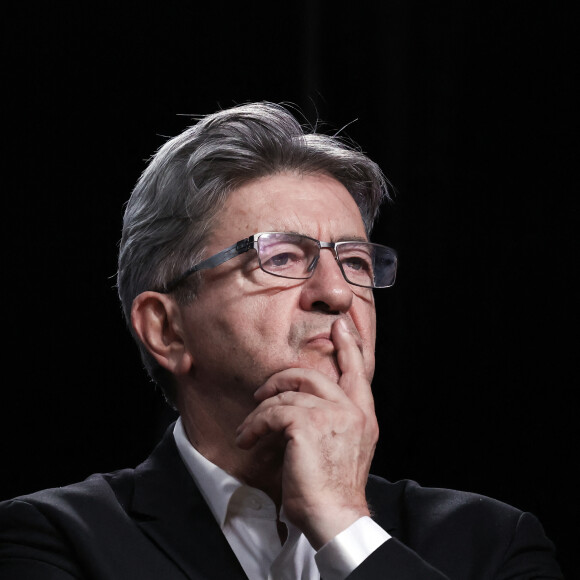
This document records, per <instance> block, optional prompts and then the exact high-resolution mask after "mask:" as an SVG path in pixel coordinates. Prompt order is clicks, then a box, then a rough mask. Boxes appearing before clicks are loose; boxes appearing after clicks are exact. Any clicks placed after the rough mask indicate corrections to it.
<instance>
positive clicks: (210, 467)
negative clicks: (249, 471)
mask: <svg viewBox="0 0 580 580" xmlns="http://www.w3.org/2000/svg"><path fill="white" fill-rule="evenodd" d="M173 436H174V438H175V443H176V445H177V450H178V451H179V455H181V459H182V460H183V462H184V463H185V467H186V468H187V470H188V471H189V473H190V475H191V477H193V480H194V481H195V483H196V485H197V487H198V488H199V490H200V492H201V494H202V495H203V497H204V499H205V501H206V502H207V504H208V505H209V508H210V510H211V512H212V513H213V516H214V517H215V519H216V521H217V522H218V523H219V525H220V527H222V528H223V526H224V523H225V521H226V517H227V513H228V505H229V503H230V500H231V498H232V496H233V495H234V493H235V492H236V491H237V490H238V489H240V488H242V487H245V486H244V485H243V484H242V482H241V481H239V480H238V479H236V478H235V477H233V476H231V475H230V474H229V473H227V472H225V471H224V470H223V469H221V468H220V467H218V466H217V465H215V464H213V463H212V462H211V461H209V459H206V458H205V457H204V456H203V455H202V454H201V453H200V452H199V451H197V449H195V448H194V447H193V445H192V444H191V443H190V442H189V439H188V438H187V435H186V433H185V429H184V427H183V423H182V421H181V417H180V418H179V419H177V422H176V423H175V428H174V429H173Z"/></svg>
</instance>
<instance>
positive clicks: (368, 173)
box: [0, 103, 561, 580]
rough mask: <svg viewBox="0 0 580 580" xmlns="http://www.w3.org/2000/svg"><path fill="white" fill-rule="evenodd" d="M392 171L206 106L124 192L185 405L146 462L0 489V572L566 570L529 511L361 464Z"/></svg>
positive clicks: (148, 315) (159, 356) (229, 574)
mask: <svg viewBox="0 0 580 580" xmlns="http://www.w3.org/2000/svg"><path fill="white" fill-rule="evenodd" d="M385 195H386V187H385V180H384V178H383V176H382V174H381V171H380V170H379V168H378V167H377V166H376V164H374V163H373V162H372V161H370V160H369V159H368V158H367V157H366V156H364V155H363V154H362V153H360V152H359V151H357V150H355V149H353V148H350V147H347V146H346V145H345V144H343V143H342V142H341V141H339V140H338V139H336V138H331V137H326V136H322V135H316V134H304V133H303V131H302V128H301V127H300V126H299V124H298V123H297V122H296V120H295V119H294V118H293V117H292V116H291V115H290V114H289V113H288V111H286V110H285V109H284V108H282V107H279V106H276V105H272V104H267V103H261V104H250V105H245V106H241V107H237V108H233V109H230V110H225V111H221V112H218V113H216V114H215V115H210V116H208V117H205V118H203V119H202V120H201V121H200V122H199V123H198V124H196V125H195V126H193V127H192V128H190V129H188V130H187V131H185V132H184V133H183V134H181V135H179V136H178V137H176V138H175V139H172V140H170V141H169V142H168V143H167V144H166V145H165V146H163V147H162V148H161V149H160V150H159V152H158V153H157V154H156V155H155V156H154V157H153V159H152V160H151V162H150V163H149V165H148V167H147V169H146V170H145V172H144V173H143V175H142V176H141V178H140V180H139V182H138V184H137V186H136V187H135V190H134V191H133V194H132V196H131V199H130V200H129V203H128V205H127V209H126V213H125V220H124V226H123V237H122V240H121V246H120V255H119V276H118V285H119V294H120V297H121V301H122V304H123V308H124V312H125V315H126V317H127V319H128V320H129V321H130V326H131V329H132V332H133V333H134V335H135V337H136V339H137V341H138V344H139V346H140V348H141V352H142V357H143V360H144V362H145V365H146V367H147V369H148V371H149V373H150V374H151V376H152V377H154V379H155V380H156V381H157V382H158V383H159V384H160V386H161V387H162V389H163V390H164V393H165V395H166V397H167V399H168V401H169V402H170V403H171V404H172V405H174V406H175V407H176V408H177V410H178V411H179V416H180V418H179V420H178V421H177V423H176V424H175V425H174V426H172V427H171V428H170V429H169V431H168V432H167V434H166V435H165V437H164V439H163V440H162V442H161V443H160V444H159V446H158V447H157V448H156V450H155V451H154V452H153V454H152V455H151V457H150V458H149V459H148V460H147V461H146V462H145V463H143V464H142V465H140V466H138V467H137V468H136V469H135V470H133V469H128V470H123V471H120V472H116V473H112V474H98V475H95V476H92V477H91V478H89V479H88V480H86V481H85V482H82V483H79V484H76V485H72V486H69V487H65V488H61V489H57V490H47V491H44V492H39V493H38V494H33V495H30V496H27V497H22V498H17V499H15V500H13V501H11V502H6V503H5V504H3V505H2V508H1V511H0V517H1V518H2V519H1V521H2V525H1V531H0V541H1V546H0V573H1V575H2V578H27V579H35V578H54V579H68V578H94V579H105V578H106V579H111V578H123V579H128V578H139V579H147V578H162V579H173V578H175V579H177V578H195V579H198V578H199V579H201V578H244V577H246V576H247V577H248V578H251V579H254V578H274V579H278V578H284V579H286V578H287V579H291V578H304V579H312V578H320V577H323V578H324V579H325V580H329V579H344V578H347V577H348V578H351V579H357V578H409V579H415V580H416V579H423V578H424V579H433V580H434V579H442V578H456V579H462V580H464V579H466V578H498V579H499V578H508V577H509V578H532V577H534V578H536V577H542V578H560V577H561V575H560V572H559V569H558V566H557V564H556V563H555V560H554V557H553V547H552V544H551V543H550V541H549V540H548V539H547V538H546V537H545V535H544V532H543V530H542V528H541V526H540V524H539V523H538V522H537V520H536V519H535V518H534V517H533V516H532V515H530V514H525V513H521V512H519V511H518V510H516V509H514V508H511V507H509V506H506V505H504V504H501V503H499V502H496V501H494V500H491V499H488V498H483V497H480V496H475V495H472V494H466V493H460V492H453V491H449V490H440V489H426V488H421V487H419V486H418V485H417V484H415V483H414V482H409V481H401V482H398V483H395V484H392V483H389V482H387V481H385V480H382V479H380V478H376V477H373V476H369V468H370V464H371V459H372V456H373V451H374V448H375V444H376V441H377V437H378V426H377V420H376V417H375V411H374V406H373V397H372V393H371V387H370V382H371V379H372V376H373V371H374V344H375V309H374V301H373V289H374V288H386V287H389V286H391V285H392V284H393V283H394V280H395V272H396V254H395V252H394V251H393V250H391V249H390V248H387V247H385V246H380V245H376V244H372V243H370V242H369V234H370V230H371V228H372V224H373V221H374V219H375V217H376V215H377V213H378V209H379V205H380V203H381V201H382V200H383V198H384V197H385Z"/></svg>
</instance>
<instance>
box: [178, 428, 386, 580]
mask: <svg viewBox="0 0 580 580" xmlns="http://www.w3.org/2000/svg"><path fill="white" fill-rule="evenodd" d="M173 435H174V437H175V443H176V444H177V449H178V450H179V454H180V455H181V458H182V459H183V462H184V463H185V466H186V467H187V470H188V471H189V473H190V474H191V476H192V477H193V480H194V481H195V483H196V485H197V487H198V488H199V490H200V491H201V494H202V495H203V497H204V499H205V501H206V502H207V504H208V505H209V508H210V510H211V512H212V513H213V515H214V517H215V519H216V521H217V523H218V524H219V526H220V528H221V530H222V532H223V533H224V535H225V537H226V539H227V541H228V542H229V544H230V546H231V548H232V550H233V552H234V554H235V555H236V557H237V558H238V560H239V562H240V564H241V565H242V568H243V569H244V571H245V573H246V575H247V576H248V578H250V579H251V580H298V579H300V580H317V579H319V578H320V576H321V575H322V576H323V577H324V580H344V578H346V577H347V576H348V575H349V574H350V573H351V572H352V571H353V570H354V569H355V568H356V567H357V566H358V565H359V564H360V563H362V561H363V560H365V559H366V558H367V557H368V556H369V555H370V554H371V553H372V552H374V551H375V550H376V549H377V548H378V547H379V546H380V545H382V544H383V543H384V542H386V541H387V540H388V539H389V538H390V537H391V536H390V535H389V534H388V533H387V532H386V531H385V530H383V529H382V528H381V527H380V526H379V525H378V524H376V523H375V522H374V521H373V520H372V519H371V518H369V517H362V518H360V519H359V520H357V521H356V522H354V523H353V524H352V525H351V526H350V527H348V528H347V529H346V530H344V531H342V532H341V533H340V534H338V535H337V536H336V537H335V538H333V539H332V540H331V541H330V542H328V543H327V544H325V545H324V546H323V547H322V548H321V549H320V550H318V552H316V551H315V550H314V548H313V547H312V546H311V545H310V543H309V542H308V540H307V539H306V537H305V536H304V534H303V533H302V532H301V531H300V530H299V529H298V528H296V527H295V526H293V525H292V524H291V523H290V522H289V521H287V520H286V519H285V517H284V513H283V510H281V512H280V520H281V521H282V522H284V523H285V524H286V526H287V528H288V538H287V539H286V542H284V545H281V542H280V538H279V536H278V529H277V525H276V521H277V514H276V506H275V504H274V502H273V501H272V500H271V499H270V498H269V497H268V495H266V494H265V493H264V492H263V491H261V490H259V489H256V488H254V487H250V486H248V485H244V484H243V483H242V482H240V481H239V480H237V479H236V478H235V477H232V476H231V475H229V474H228V473H226V472H225V471H224V470H223V469H221V468H220V467H218V466H217V465H215V464H213V463H212V462H211V461H209V460H208V459H206V458H205V457H204V456H203V455H201V453H199V452H198V451H197V450H196V449H195V448H194V447H193V446H192V445H191V443H190V442H189V440H188V438H187V435H186V434H185V430H184V428H183V424H182V422H181V419H178V420H177V423H176V424H175V429H174V430H173Z"/></svg>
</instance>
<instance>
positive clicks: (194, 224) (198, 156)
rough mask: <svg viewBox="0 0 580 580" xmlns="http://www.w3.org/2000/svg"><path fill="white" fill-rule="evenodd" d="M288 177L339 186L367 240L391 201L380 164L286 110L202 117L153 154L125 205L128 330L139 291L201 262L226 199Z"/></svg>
mask: <svg viewBox="0 0 580 580" xmlns="http://www.w3.org/2000/svg"><path fill="white" fill-rule="evenodd" d="M284 171H295V172H300V173H303V174H315V173H324V174H327V175H330V176H331V177H333V178H335V179H336V180H337V181H339V182H340V183H342V184H343V185H344V186H345V187H346V189H347V190H348V191H349V192H350V194H351V195H352V197H353V198H354V200H355V201H356V203H357V205H358V207H359V209H360V212H361V216H362V219H363V222H364V224H365V227H366V230H367V233H368V234H370V231H371V229H372V226H373V223H374V221H375V219H376V217H377V215H378V212H379V206H380V204H381V202H382V201H383V200H384V199H385V198H386V197H388V193H387V181H386V179H385V177H384V176H383V173H382V172H381V170H380V168H379V166H378V165H377V164H376V163H374V162H373V161H371V160H370V159H369V158H368V157H367V156H366V155H364V154H363V153H362V152H361V151H360V150H359V149H358V148H357V147H355V146H354V145H352V144H349V143H347V142H346V141H345V140H344V139H342V138H340V137H338V136H336V135H335V136H329V135H324V134H321V133H316V132H314V131H313V130H312V131H311V130H308V131H307V130H304V129H303V127H302V126H301V125H300V123H299V122H298V121H297V120H296V119H295V117H294V116H293V115H292V114H291V113H290V112H289V111H288V110H287V109H286V108H285V107H283V106H281V105H276V104H273V103H267V102H262V103H251V104H246V105H241V106H237V107H233V108H230V109H226V110H222V111H218V112H217V113H214V114H212V115H208V116H206V117H202V118H201V119H200V120H198V122H197V123H196V124H195V125H193V126H191V127H189V128H188V129H186V130H185V131H184V132H183V133H181V134H180V135H178V136H177V137H174V138H173V139H170V140H169V141H168V142H166V143H165V144H164V145H163V146H162V147H161V148H160V149H159V150H158V151H157V153H156V154H155V155H154V156H153V157H152V158H151V160H150V162H149V164H148V166H147V167H146V169H145V171H144V172H143V173H142V175H141V177H140V179H139V181H138V182H137V185H136V186H135V188H134V189H133V192H132V194H131V197H130V199H129V201H128V203H127V207H126V210H125V216H124V219H123V233H122V238H121V242H120V249H119V269H118V273H117V286H118V291H119V297H120V299H121V304H122V307H123V312H124V315H125V318H126V320H127V322H128V324H129V327H130V328H131V322H130V320H131V307H132V304H133V301H134V299H135V298H136V297H137V296H138V295H139V294H140V293H141V292H144V291H146V290H162V289H163V288H164V287H165V285H166V284H167V283H168V282H169V281H170V280H171V279H173V278H175V277H177V276H178V275H180V274H181V273H183V272H184V271H185V270H187V269H188V268H190V267H191V266H193V265H194V264H196V263H197V262H199V261H200V260H201V259H202V258H203V256H204V249H205V248H204V244H205V241H206V239H207V235H208V233H209V232H210V230H211V227H212V224H213V221H214V219H215V218H216V215H217V214H218V213H219V211H220V209H221V208H222V207H223V205H224V203H225V201H226V199H227V196H228V194H229V193H230V192H231V191H233V190H234V189H237V188H239V187H241V186H242V185H244V184H245V183H248V182H249V181H252V180H254V179H257V178H260V177H265V176H269V175H274V174H276V173H281V172H284ZM252 233H255V232H248V235H251V234H252ZM198 281H199V277H198V275H197V274H196V275H194V276H190V279H188V281H187V284H183V285H182V287H181V288H179V289H176V290H175V291H174V295H175V296H176V299H177V300H179V301H180V302H181V303H188V302H189V301H191V300H193V299H194V298H195V293H196V290H197V288H198V287H197V284H198ZM131 331H132V332H133V329H132V328H131ZM137 343H138V344H139V347H140V350H141V357H142V359H143V363H144V364H145V367H146V369H147V371H148V373H149V375H150V376H151V378H152V379H153V380H154V381H155V382H157V383H159V386H160V387H161V389H162V390H163V392H164V394H165V397H166V398H167V400H168V402H169V403H170V404H174V403H175V385H174V381H173V379H172V376H171V375H170V373H168V372H167V371H165V370H164V369H162V368H161V367H160V366H159V365H158V364H157V362H156V361H155V360H154V358H153V357H152V356H151V355H150V354H149V353H148V352H147V350H146V349H145V347H144V346H143V345H142V344H141V343H140V341H138V340H137Z"/></svg>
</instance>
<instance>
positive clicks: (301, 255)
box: [258, 233, 396, 288]
mask: <svg viewBox="0 0 580 580" xmlns="http://www.w3.org/2000/svg"><path fill="white" fill-rule="evenodd" d="M336 251H337V254H338V258H339V262H340V264H341V268H342V271H343V274H344V277H345V278H346V279H347V281H348V282H350V283H351V284H356V285H358V286H365V287H371V288H372V287H375V288H377V287H385V286H390V285H392V283H393V282H394V276H395V269H396V266H395V264H396V259H395V256H394V253H393V252H392V251H391V250H390V248H387V247H386V246H381V245H378V244H371V243H366V242H339V243H337V244H336ZM319 255H320V246H319V244H318V242H317V241H316V240H313V239H312V238H308V237H306V236H301V235H299V234H286V233H267V234H262V235H260V237H259V238H258V256H259V261H260V267H261V268H262V270H264V271H265V272H268V273H269V274H273V275H274V276H280V277H283V278H297V279H303V278H309V277H310V276H311V275H312V272H313V271H314V269H315V267H316V264H317V262H318V257H319Z"/></svg>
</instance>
